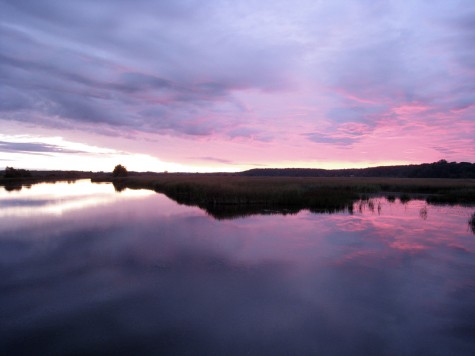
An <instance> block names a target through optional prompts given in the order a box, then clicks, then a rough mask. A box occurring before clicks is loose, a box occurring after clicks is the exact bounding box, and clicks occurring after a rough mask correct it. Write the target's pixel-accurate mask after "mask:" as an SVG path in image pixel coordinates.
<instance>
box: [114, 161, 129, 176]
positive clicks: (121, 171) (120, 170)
mask: <svg viewBox="0 0 475 356" xmlns="http://www.w3.org/2000/svg"><path fill="white" fill-rule="evenodd" d="M128 174H129V172H127V168H125V167H124V166H123V165H121V164H118V165H117V166H115V168H114V170H113V171H112V176H114V177H127V175H128Z"/></svg>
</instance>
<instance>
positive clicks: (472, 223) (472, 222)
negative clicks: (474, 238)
mask: <svg viewBox="0 0 475 356" xmlns="http://www.w3.org/2000/svg"><path fill="white" fill-rule="evenodd" d="M468 225H469V226H470V229H471V230H472V232H473V233H474V234H475V213H473V214H472V216H471V217H470V219H469V220H468Z"/></svg>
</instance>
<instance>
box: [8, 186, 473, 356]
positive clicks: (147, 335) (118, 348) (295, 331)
mask: <svg viewBox="0 0 475 356" xmlns="http://www.w3.org/2000/svg"><path fill="white" fill-rule="evenodd" d="M473 210H474V209H473V208H471V209H470V208H462V207H436V206H427V205H426V204H425V202H422V201H411V202H409V203H407V204H401V203H400V202H398V201H396V202H393V203H390V202H388V201H386V200H385V199H375V200H373V201H372V202H371V203H369V204H368V202H364V203H356V204H355V209H354V214H353V215H350V214H348V213H340V214H312V213H309V212H307V211H302V212H300V213H298V214H296V215H287V216H282V215H266V216H251V217H246V218H240V219H235V220H224V221H217V220H214V219H213V218H212V217H210V216H208V215H206V213H204V212H203V211H201V210H200V209H198V208H193V207H187V206H181V205H178V204H176V203H175V202H173V201H171V200H170V199H168V198H166V197H165V196H163V195H161V194H156V193H153V192H150V191H145V190H138V191H132V190H125V191H123V192H121V193H116V192H115V191H114V189H113V187H112V186H111V185H109V184H91V183H88V182H86V181H79V182H77V183H75V184H66V183H64V184H56V185H51V184H49V185H48V184H40V185H35V186H33V187H31V188H30V189H25V188H23V189H22V190H21V191H12V192H7V191H5V190H4V189H3V188H1V187H0V353H1V354H10V355H11V354H23V353H27V354H38V355H40V354H70V353H76V354H77V353H101V354H121V353H128V354H137V355H138V354H157V353H158V352H162V353H165V354H216V355H228V354H238V355H242V354H267V355H280V354H283V355H304V354H329V355H333V354H336V355H349V354H352V355H371V354H373V355H412V354H413V355H416V354H417V355H423V354H424V355H469V354H472V355H473V354H474V353H475V236H474V234H473V233H472V231H471V229H470V228H469V226H468V224H467V221H468V219H469V216H470V215H471V214H472V212H473Z"/></svg>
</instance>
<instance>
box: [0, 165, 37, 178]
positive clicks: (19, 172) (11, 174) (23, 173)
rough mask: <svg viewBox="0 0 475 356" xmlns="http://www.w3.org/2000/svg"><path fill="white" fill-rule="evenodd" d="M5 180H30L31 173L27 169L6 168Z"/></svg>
mask: <svg viewBox="0 0 475 356" xmlns="http://www.w3.org/2000/svg"><path fill="white" fill-rule="evenodd" d="M4 177H5V178H28V177H31V172H30V171H27V170H26V169H15V168H13V167H7V168H5V176H4Z"/></svg>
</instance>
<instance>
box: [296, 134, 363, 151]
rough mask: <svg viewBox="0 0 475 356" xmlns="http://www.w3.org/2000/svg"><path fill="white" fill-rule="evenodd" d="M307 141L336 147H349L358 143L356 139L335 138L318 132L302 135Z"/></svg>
mask: <svg viewBox="0 0 475 356" xmlns="http://www.w3.org/2000/svg"><path fill="white" fill-rule="evenodd" d="M304 136H305V137H307V139H308V140H310V141H312V142H315V143H326V144H331V145H337V146H343V147H345V146H348V147H349V146H351V145H352V144H354V143H355V142H357V141H359V138H358V137H336V136H335V135H332V134H325V133H319V132H311V133H306V134H305V135H304Z"/></svg>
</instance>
